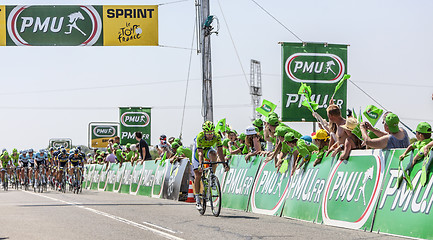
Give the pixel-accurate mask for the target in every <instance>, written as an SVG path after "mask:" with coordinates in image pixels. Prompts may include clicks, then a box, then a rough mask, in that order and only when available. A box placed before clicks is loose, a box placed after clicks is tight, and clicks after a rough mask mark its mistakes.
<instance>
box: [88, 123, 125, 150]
mask: <svg viewBox="0 0 433 240" xmlns="http://www.w3.org/2000/svg"><path fill="white" fill-rule="evenodd" d="M118 135H119V124H118V123H103V122H91V123H90V124H89V145H88V146H89V147H90V148H106V147H107V146H108V140H110V138H113V137H115V136H118Z"/></svg>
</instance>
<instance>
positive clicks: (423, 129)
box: [387, 115, 432, 185]
mask: <svg viewBox="0 0 433 240" xmlns="http://www.w3.org/2000/svg"><path fill="white" fill-rule="evenodd" d="M388 116H389V115H388ZM388 116H387V117H388ZM416 139H417V140H418V141H416V142H415V143H413V144H411V145H409V147H407V149H406V151H404V153H403V154H402V155H400V157H399V158H400V161H402V160H403V159H404V158H405V157H406V156H407V154H408V153H409V152H411V151H412V150H414V149H416V150H418V153H417V154H416V155H415V157H414V158H413V160H412V162H410V163H409V165H408V166H407V167H406V169H405V171H406V172H407V174H408V175H410V171H411V170H412V168H413V166H414V165H415V163H416V162H417V161H419V160H422V159H423V158H424V153H425V147H426V146H428V145H429V143H431V142H432V139H431V126H430V124H428V123H426V122H421V123H419V124H418V126H417V127H416ZM400 182H401V178H399V180H398V185H400Z"/></svg>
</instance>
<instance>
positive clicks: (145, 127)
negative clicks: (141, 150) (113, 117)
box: [119, 107, 151, 145]
mask: <svg viewBox="0 0 433 240" xmlns="http://www.w3.org/2000/svg"><path fill="white" fill-rule="evenodd" d="M150 110H151V109H150V108H143V107H120V108H119V114H120V116H119V118H120V119H119V122H120V144H122V145H124V144H127V143H131V144H135V143H137V140H136V139H135V132H137V131H140V132H142V133H143V139H144V140H146V142H147V144H149V145H150V130H151V128H150V123H151V122H150V116H151V115H150Z"/></svg>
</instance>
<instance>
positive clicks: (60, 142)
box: [49, 138, 72, 149]
mask: <svg viewBox="0 0 433 240" xmlns="http://www.w3.org/2000/svg"><path fill="white" fill-rule="evenodd" d="M49 146H50V147H54V148H58V147H64V148H66V149H70V148H72V140H71V139H70V138H51V139H50V143H49Z"/></svg>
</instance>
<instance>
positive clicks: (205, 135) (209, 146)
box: [192, 121, 230, 210]
mask: <svg viewBox="0 0 433 240" xmlns="http://www.w3.org/2000/svg"><path fill="white" fill-rule="evenodd" d="M202 129H203V131H202V132H200V133H199V134H198V135H197V137H196V139H195V147H194V157H193V158H194V159H193V161H192V167H193V170H194V175H195V179H194V197H195V201H196V207H197V209H198V210H201V209H203V206H202V205H201V202H200V198H199V193H200V181H201V176H202V173H203V169H202V168H201V166H202V163H203V162H204V159H210V161H212V162H216V161H217V160H218V158H219V159H220V161H224V159H225V156H224V152H223V148H222V142H221V136H220V135H219V134H217V133H216V132H215V126H214V124H213V123H212V122H211V121H206V122H205V123H203V125H202ZM213 146H216V147H217V150H215V149H214V148H213ZM216 167H217V165H213V166H212V168H213V171H214V172H215V170H216ZM224 169H225V171H226V172H227V171H229V170H230V167H229V165H228V164H227V163H224Z"/></svg>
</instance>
